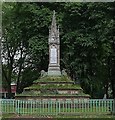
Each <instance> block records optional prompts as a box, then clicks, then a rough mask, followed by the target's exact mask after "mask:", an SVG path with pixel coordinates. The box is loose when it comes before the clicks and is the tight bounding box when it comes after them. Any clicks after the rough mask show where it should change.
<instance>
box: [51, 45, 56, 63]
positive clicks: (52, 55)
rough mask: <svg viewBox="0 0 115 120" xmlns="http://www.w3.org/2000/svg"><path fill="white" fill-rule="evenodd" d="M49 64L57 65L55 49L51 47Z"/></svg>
mask: <svg viewBox="0 0 115 120" xmlns="http://www.w3.org/2000/svg"><path fill="white" fill-rule="evenodd" d="M50 63H54V64H55V63H57V49H56V48H55V46H52V47H51V49H50Z"/></svg>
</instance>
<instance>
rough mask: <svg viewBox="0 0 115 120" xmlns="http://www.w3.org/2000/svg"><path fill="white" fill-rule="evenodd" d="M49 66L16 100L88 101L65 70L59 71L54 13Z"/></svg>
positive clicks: (57, 39) (50, 34) (57, 29)
mask: <svg viewBox="0 0 115 120" xmlns="http://www.w3.org/2000/svg"><path fill="white" fill-rule="evenodd" d="M48 44H49V65H48V72H45V71H44V70H41V76H40V77H39V78H38V79H37V80H35V81H34V82H33V85H31V86H29V87H26V88H24V91H23V93H22V94H19V95H16V97H15V98H16V99H24V100H25V99H27V100H29V99H32V100H33V99H34V100H54V101H55V100H62V101H63V100H64V101H65V100H76V99H89V97H90V96H89V95H87V94H85V93H83V89H82V88H81V86H80V85H79V84H75V83H74V81H73V80H71V78H70V77H69V76H68V75H67V73H66V71H65V70H62V71H61V70H60V39H59V27H58V28H57V26H56V18H55V11H53V18H52V24H51V28H50V30H49V39H48Z"/></svg>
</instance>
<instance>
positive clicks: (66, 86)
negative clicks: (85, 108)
mask: <svg viewBox="0 0 115 120" xmlns="http://www.w3.org/2000/svg"><path fill="white" fill-rule="evenodd" d="M29 89H30V90H35V89H37V90H39V89H79V90H82V88H81V87H80V86H79V85H76V84H64V85H63V84H59V85H58V84H46V85H44V86H41V85H33V86H30V87H26V88H25V90H29Z"/></svg>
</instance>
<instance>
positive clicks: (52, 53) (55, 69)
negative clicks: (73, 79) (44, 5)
mask: <svg viewBox="0 0 115 120" xmlns="http://www.w3.org/2000/svg"><path fill="white" fill-rule="evenodd" d="M48 41H49V66H48V75H51V76H58V75H59V76H60V75H61V72H60V40H59V28H58V29H57V26H56V17H55V10H54V11H53V17H52V23H51V28H50V30H49V40H48Z"/></svg>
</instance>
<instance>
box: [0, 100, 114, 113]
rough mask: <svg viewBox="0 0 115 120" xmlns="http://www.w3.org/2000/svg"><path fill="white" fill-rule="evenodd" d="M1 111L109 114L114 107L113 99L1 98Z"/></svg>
mask: <svg viewBox="0 0 115 120" xmlns="http://www.w3.org/2000/svg"><path fill="white" fill-rule="evenodd" d="M0 103H1V110H2V113H3V114H4V113H15V114H22V115H24V114H29V115H33V114H36V115H64V114H77V113H78V114H79V113H87V114H88V113H99V114H110V113H112V111H113V109H114V100H113V99H88V100H86V99H78V100H68V101H62V100H57V101H53V100H46V101H45V100H15V99H1V100H0Z"/></svg>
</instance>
